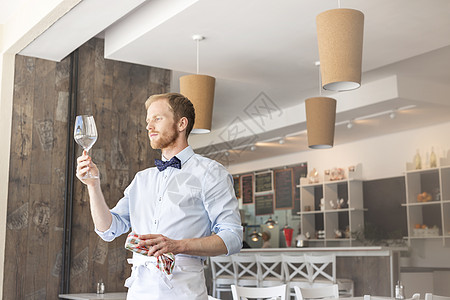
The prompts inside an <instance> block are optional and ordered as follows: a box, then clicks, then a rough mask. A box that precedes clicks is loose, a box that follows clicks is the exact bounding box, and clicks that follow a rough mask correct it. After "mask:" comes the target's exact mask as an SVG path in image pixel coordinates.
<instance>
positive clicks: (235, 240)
mask: <svg viewBox="0 0 450 300" xmlns="http://www.w3.org/2000/svg"><path fill="white" fill-rule="evenodd" d="M217 235H218V236H219V237H220V238H221V239H222V240H223V242H224V243H225V246H226V247H227V251H228V253H227V255H232V254H235V253H239V252H240V251H241V248H242V234H241V235H239V234H237V233H235V232H232V231H229V230H222V231H220V232H218V233H217Z"/></svg>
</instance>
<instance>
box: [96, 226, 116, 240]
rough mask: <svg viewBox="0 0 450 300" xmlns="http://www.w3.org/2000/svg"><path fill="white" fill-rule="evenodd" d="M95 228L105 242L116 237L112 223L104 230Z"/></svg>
mask: <svg viewBox="0 0 450 300" xmlns="http://www.w3.org/2000/svg"><path fill="white" fill-rule="evenodd" d="M94 230H95V232H96V233H97V234H98V236H99V237H101V238H102V240H104V241H105V242H111V241H112V240H114V238H115V237H116V235H115V232H114V230H113V229H112V225H111V227H109V228H108V230H106V231H103V232H102V231H100V230H98V229H97V228H95V229H94Z"/></svg>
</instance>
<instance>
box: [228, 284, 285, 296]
mask: <svg viewBox="0 0 450 300" xmlns="http://www.w3.org/2000/svg"><path fill="white" fill-rule="evenodd" d="M231 293H232V294H233V300H241V299H244V300H247V299H248V298H263V299H266V298H272V297H278V298H277V299H280V300H286V285H285V284H283V285H279V286H274V287H267V288H262V287H242V286H236V285H234V284H233V285H231Z"/></svg>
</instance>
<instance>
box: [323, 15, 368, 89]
mask: <svg viewBox="0 0 450 300" xmlns="http://www.w3.org/2000/svg"><path fill="white" fill-rule="evenodd" d="M316 24H317V41H318V46H319V57H320V64H321V71H322V87H323V88H324V89H325V90H331V91H348V90H353V89H356V88H359V87H360V86H361V64H362V49H363V33H364V14H363V13H362V12H360V11H358V10H354V9H343V8H338V9H331V10H327V11H325V12H322V13H320V14H319V15H317V17H316Z"/></svg>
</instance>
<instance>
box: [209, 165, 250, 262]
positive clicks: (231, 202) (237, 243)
mask: <svg viewBox="0 0 450 300" xmlns="http://www.w3.org/2000/svg"><path fill="white" fill-rule="evenodd" d="M204 180H205V181H204V187H205V190H204V197H205V198H204V199H205V200H204V203H205V208H206V211H207V212H208V215H209V219H210V221H211V231H212V232H214V233H216V234H217V235H218V236H219V237H220V238H221V239H222V240H223V242H224V243H225V246H226V247H227V251H228V253H227V255H231V254H234V253H238V252H239V251H240V250H241V248H242V235H243V229H242V226H241V217H240V214H239V204H238V201H237V199H236V196H235V192H234V187H233V177H232V176H231V175H230V174H229V173H228V171H227V170H226V169H225V168H224V167H223V166H222V165H220V164H218V163H216V162H211V164H210V168H208V171H207V172H206V174H205V178H204Z"/></svg>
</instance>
